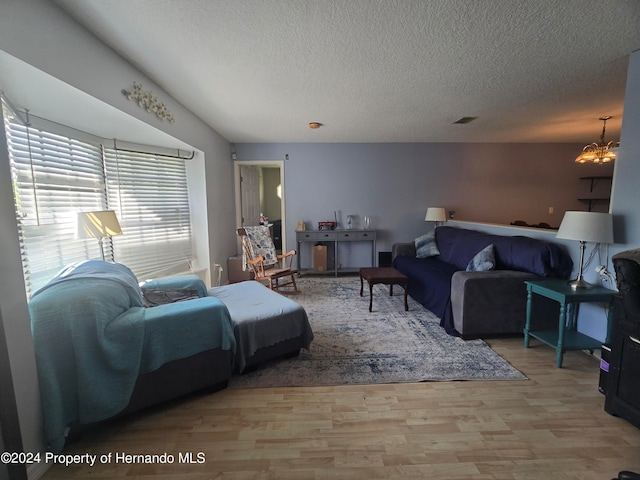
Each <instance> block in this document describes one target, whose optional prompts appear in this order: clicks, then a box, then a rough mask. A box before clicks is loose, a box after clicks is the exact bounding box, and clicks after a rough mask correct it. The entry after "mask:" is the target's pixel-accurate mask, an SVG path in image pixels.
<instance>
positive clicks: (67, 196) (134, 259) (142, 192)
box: [3, 102, 192, 296]
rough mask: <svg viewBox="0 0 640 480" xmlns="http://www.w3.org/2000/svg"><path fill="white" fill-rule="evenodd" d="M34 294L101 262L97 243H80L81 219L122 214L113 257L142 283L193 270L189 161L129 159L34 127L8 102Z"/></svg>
mask: <svg viewBox="0 0 640 480" xmlns="http://www.w3.org/2000/svg"><path fill="white" fill-rule="evenodd" d="M3 117H4V127H5V134H6V137H7V144H8V147H9V161H10V164H11V171H12V177H13V188H14V197H15V202H16V217H17V222H18V228H19V235H20V247H21V255H22V264H23V269H24V275H25V284H26V288H27V294H28V295H29V296H30V295H31V294H32V293H33V292H34V291H36V290H37V289H38V288H40V287H41V286H43V285H44V284H45V283H47V282H48V281H49V280H50V279H51V277H53V276H54V275H55V274H56V273H57V272H58V271H59V270H60V269H61V268H63V267H64V266H66V265H68V264H70V263H73V262H76V261H81V260H86V259H89V258H101V257H100V248H99V244H98V241H97V239H86V240H85V239H76V238H75V231H76V223H77V213H78V212H81V211H92V210H106V209H113V210H115V211H116V214H117V215H118V218H119V220H120V224H121V227H122V230H123V235H121V236H117V237H114V238H110V237H107V238H105V239H104V243H103V245H104V249H105V258H106V259H107V260H115V261H117V262H118V263H122V264H124V265H127V266H128V267H129V268H131V270H132V271H133V272H134V273H135V274H136V276H138V277H139V278H141V279H144V278H150V277H153V276H156V275H158V274H163V273H169V272H171V271H184V270H187V269H188V268H189V266H190V264H191V251H192V249H191V220H190V211H189V195H188V188H187V176H186V165H185V161H184V160H183V159H177V158H175V159H174V158H168V157H164V156H162V155H153V154H146V153H129V152H127V153H123V152H121V151H117V150H115V149H113V148H105V147H104V146H103V145H100V144H98V143H96V144H94V143H92V142H86V141H83V140H77V139H73V138H71V137H68V136H66V135H61V134H57V133H51V132H47V131H44V130H41V129H38V128H33V127H31V126H26V125H24V124H23V123H22V121H21V120H20V119H19V118H18V117H17V116H16V115H15V114H13V112H12V111H11V110H10V109H9V108H7V106H6V105H5V104H4V102H3Z"/></svg>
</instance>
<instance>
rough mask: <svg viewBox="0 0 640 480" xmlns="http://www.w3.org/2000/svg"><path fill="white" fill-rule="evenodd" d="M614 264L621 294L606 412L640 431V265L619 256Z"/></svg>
mask: <svg viewBox="0 0 640 480" xmlns="http://www.w3.org/2000/svg"><path fill="white" fill-rule="evenodd" d="M634 253H640V252H638V251H634ZM620 256H622V255H620ZM613 263H614V267H615V269H616V281H617V284H618V289H619V290H620V293H619V294H618V295H617V296H616V298H615V300H614V315H613V319H614V323H613V331H612V335H611V339H610V345H611V357H610V362H609V374H608V382H607V385H606V397H605V404H604V409H605V410H606V411H607V412H608V413H610V414H611V415H615V416H617V417H620V418H624V419H625V420H627V421H628V422H629V423H631V424H632V425H635V426H636V427H638V428H640V308H639V307H640V282H639V280H640V266H639V265H638V263H637V262H636V261H635V259H634V260H631V259H629V258H616V256H614V262H613Z"/></svg>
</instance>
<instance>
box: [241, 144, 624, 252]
mask: <svg viewBox="0 0 640 480" xmlns="http://www.w3.org/2000/svg"><path fill="white" fill-rule="evenodd" d="M582 146H583V145H576V144H551V145H542V144H451V143H431V144H427V143H425V144H401V143H399V144H237V145H236V152H237V156H238V160H257V159H261V158H285V156H286V155H288V160H285V182H286V185H287V196H286V212H287V213H286V215H287V219H286V220H287V226H288V227H287V238H288V239H290V242H292V241H295V235H294V230H295V227H296V225H297V222H298V221H301V220H302V221H305V222H306V223H307V225H308V228H309V227H312V228H315V226H316V224H317V222H318V221H322V220H333V218H334V211H335V212H336V213H337V216H338V222H339V223H341V224H342V225H345V222H346V216H347V215H357V216H358V217H360V218H362V217H363V216H364V215H369V216H371V218H372V228H375V229H376V230H378V250H387V251H388V250H390V249H391V245H392V244H393V243H394V242H400V241H407V240H411V239H413V238H415V237H417V236H418V235H420V234H422V233H424V230H425V229H426V228H427V225H426V224H425V222H424V215H425V212H426V209H427V207H430V206H441V207H445V208H446V209H447V210H454V211H455V218H456V219H458V220H465V221H479V222H488V223H496V224H509V223H510V222H512V221H514V220H524V221H526V222H527V223H529V224H537V223H541V222H545V223H548V224H550V225H551V226H554V227H558V226H559V225H560V222H561V221H562V216H563V214H564V212H565V211H566V210H585V209H586V205H585V204H584V203H582V202H580V201H579V200H578V198H580V197H583V196H584V195H585V189H587V190H588V183H587V182H586V181H584V180H580V177H583V176H588V175H604V174H611V172H612V167H610V166H605V167H604V168H603V167H598V166H588V165H577V164H575V162H574V159H575V157H576V156H577V154H578V153H579V152H580V151H581V149H582ZM594 167H595V168H594ZM549 207H553V213H549ZM287 247H288V248H294V246H293V245H288V246H287Z"/></svg>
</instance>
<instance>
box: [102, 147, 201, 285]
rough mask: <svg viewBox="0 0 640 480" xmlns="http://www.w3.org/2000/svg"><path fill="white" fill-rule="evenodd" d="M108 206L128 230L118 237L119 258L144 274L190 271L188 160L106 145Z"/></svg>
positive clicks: (117, 251)
mask: <svg viewBox="0 0 640 480" xmlns="http://www.w3.org/2000/svg"><path fill="white" fill-rule="evenodd" d="M104 158H105V171H106V177H107V192H108V197H109V206H110V208H113V209H114V210H115V211H116V212H117V214H118V218H119V219H120V226H121V227H122V232H123V235H121V236H118V237H114V238H113V248H114V255H115V257H116V258H117V259H118V262H121V263H124V264H125V265H127V266H128V267H129V268H131V269H132V270H133V271H134V272H135V273H136V275H138V276H139V278H141V279H145V278H151V277H154V276H157V275H160V274H162V273H163V272H169V271H180V270H183V271H184V270H187V269H189V267H190V262H191V219H190V210H189V192H188V188H187V171H186V165H185V161H184V160H182V159H177V158H169V157H164V156H158V155H153V154H147V153H135V152H128V151H127V152H123V151H121V150H116V149H113V148H105V149H104Z"/></svg>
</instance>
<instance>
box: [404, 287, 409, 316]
mask: <svg viewBox="0 0 640 480" xmlns="http://www.w3.org/2000/svg"><path fill="white" fill-rule="evenodd" d="M407 290H409V285H405V286H404V311H405V312H408V311H409V303H408V302H407Z"/></svg>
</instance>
